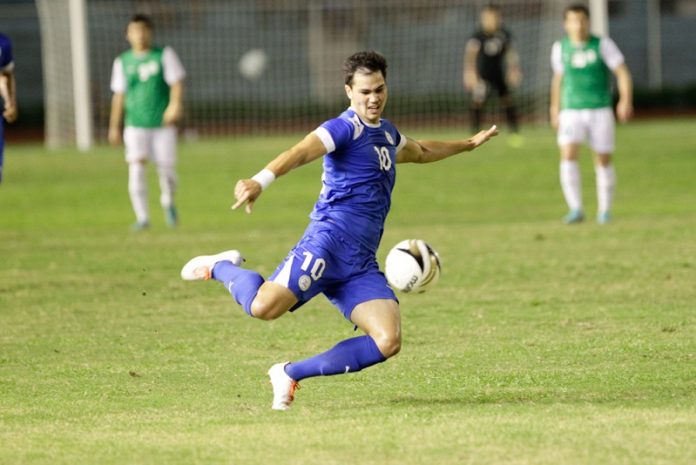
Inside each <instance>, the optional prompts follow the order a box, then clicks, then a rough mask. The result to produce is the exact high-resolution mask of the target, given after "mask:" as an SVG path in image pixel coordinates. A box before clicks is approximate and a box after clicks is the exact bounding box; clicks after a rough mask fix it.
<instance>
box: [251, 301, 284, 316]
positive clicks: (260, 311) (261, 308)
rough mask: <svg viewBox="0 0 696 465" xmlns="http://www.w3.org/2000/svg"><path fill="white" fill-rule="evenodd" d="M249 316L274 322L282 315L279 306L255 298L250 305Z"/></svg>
mask: <svg viewBox="0 0 696 465" xmlns="http://www.w3.org/2000/svg"><path fill="white" fill-rule="evenodd" d="M251 314H252V315H254V318H258V319H259V320H266V321H269V320H275V319H276V318H278V317H279V316H280V315H282V314H283V312H282V311H281V309H280V308H279V306H278V305H277V304H276V303H275V302H273V301H272V300H269V299H265V298H263V297H260V296H256V298H255V299H254V301H253V302H252V303H251Z"/></svg>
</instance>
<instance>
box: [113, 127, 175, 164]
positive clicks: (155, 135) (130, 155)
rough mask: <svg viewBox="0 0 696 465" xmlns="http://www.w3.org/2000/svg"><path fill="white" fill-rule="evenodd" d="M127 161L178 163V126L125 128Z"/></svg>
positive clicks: (124, 137)
mask: <svg viewBox="0 0 696 465" xmlns="http://www.w3.org/2000/svg"><path fill="white" fill-rule="evenodd" d="M123 144H124V145H125V146H126V161H127V162H128V163H134V162H139V161H147V160H152V161H154V162H155V163H156V164H157V165H158V166H174V165H176V127H174V126H165V127H162V128H135V127H132V126H127V127H126V128H125V129H124V130H123Z"/></svg>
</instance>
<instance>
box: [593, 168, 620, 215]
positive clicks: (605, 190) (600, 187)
mask: <svg viewBox="0 0 696 465" xmlns="http://www.w3.org/2000/svg"><path fill="white" fill-rule="evenodd" d="M595 174H596V176H597V210H598V211H599V213H605V212H608V211H610V210H611V202H612V200H613V198H614V187H615V186H616V172H615V171H614V165H607V166H602V165H595Z"/></svg>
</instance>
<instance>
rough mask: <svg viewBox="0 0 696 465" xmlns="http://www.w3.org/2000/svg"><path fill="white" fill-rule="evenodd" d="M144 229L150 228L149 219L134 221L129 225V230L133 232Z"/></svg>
mask: <svg viewBox="0 0 696 465" xmlns="http://www.w3.org/2000/svg"><path fill="white" fill-rule="evenodd" d="M146 229H150V222H149V221H136V222H135V223H133V224H132V225H131V230H132V231H135V232H138V231H145V230H146Z"/></svg>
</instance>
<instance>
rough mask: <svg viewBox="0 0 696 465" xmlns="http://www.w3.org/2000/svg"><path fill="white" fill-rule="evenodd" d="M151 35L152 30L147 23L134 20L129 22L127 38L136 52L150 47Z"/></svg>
mask: <svg viewBox="0 0 696 465" xmlns="http://www.w3.org/2000/svg"><path fill="white" fill-rule="evenodd" d="M151 36H152V32H151V31H150V28H148V27H147V25H145V23H141V22H133V23H129V24H128V29H127V30H126V39H127V40H128V43H129V44H130V46H131V47H133V50H135V51H136V52H139V51H143V50H147V49H148V48H150V38H151Z"/></svg>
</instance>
